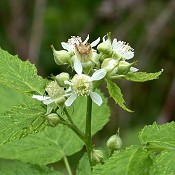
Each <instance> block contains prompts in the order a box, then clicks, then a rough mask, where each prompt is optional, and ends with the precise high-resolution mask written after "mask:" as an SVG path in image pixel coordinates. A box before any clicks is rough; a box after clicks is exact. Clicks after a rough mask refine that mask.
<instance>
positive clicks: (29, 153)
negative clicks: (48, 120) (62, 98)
mask: <svg viewBox="0 0 175 175" xmlns="http://www.w3.org/2000/svg"><path fill="white" fill-rule="evenodd" d="M103 101H104V102H103V104H102V106H101V107H99V106H97V105H96V104H95V103H93V107H92V134H95V133H96V132H97V131H98V130H100V129H102V127H103V126H104V125H105V124H106V123H107V122H108V120H109V116H110V111H109V107H108V106H107V100H106V99H104V98H103ZM85 106H86V98H85V97H84V98H83V97H82V98H77V99H76V101H75V102H74V105H73V107H70V108H69V113H70V114H71V115H73V118H72V119H73V120H74V121H75V122H76V123H77V124H78V126H79V128H80V129H82V131H83V130H84V127H85V111H86V107H85ZM83 146H84V143H83V142H82V141H81V140H80V139H79V137H78V136H77V135H76V134H75V133H74V132H73V131H72V130H70V129H69V128H67V126H62V125H61V124H59V125H58V126H57V127H54V128H51V127H47V128H46V129H45V130H44V131H43V132H40V133H38V134H35V135H29V136H28V137H26V138H24V139H21V140H19V141H14V142H11V143H7V144H6V145H5V146H1V147H0V152H1V154H0V157H1V158H6V159H17V160H21V161H24V162H31V163H36V164H40V165H43V164H44V165H46V164H49V163H53V162H57V161H59V160H61V159H62V158H63V156H69V155H72V154H74V153H75V152H78V151H79V150H81V149H82V147H83ZM19 153H20V154H19Z"/></svg>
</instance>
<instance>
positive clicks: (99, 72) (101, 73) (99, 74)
mask: <svg viewBox="0 0 175 175" xmlns="http://www.w3.org/2000/svg"><path fill="white" fill-rule="evenodd" d="M106 72H107V71H106V70H105V69H99V70H97V71H96V72H94V74H93V75H92V76H91V77H90V79H91V81H96V80H101V79H102V78H103V77H105V75H106Z"/></svg>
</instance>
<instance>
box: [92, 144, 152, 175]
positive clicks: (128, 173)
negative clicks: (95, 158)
mask: <svg viewBox="0 0 175 175" xmlns="http://www.w3.org/2000/svg"><path fill="white" fill-rule="evenodd" d="M151 164H152V161H151V159H150V157H149V154H148V152H147V151H146V150H144V149H142V148H139V147H133V146H131V147H129V148H128V149H126V150H123V151H118V152H116V153H114V154H113V155H112V157H110V158H109V159H107V160H106V162H105V163H104V164H103V165H102V164H99V165H96V166H95V167H94V170H93V173H92V174H93V175H102V174H105V175H113V174H117V175H148V174H149V171H150V167H151Z"/></svg>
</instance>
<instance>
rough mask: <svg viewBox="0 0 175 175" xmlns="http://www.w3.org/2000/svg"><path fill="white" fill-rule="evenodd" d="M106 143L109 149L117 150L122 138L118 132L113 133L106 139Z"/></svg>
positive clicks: (120, 145)
mask: <svg viewBox="0 0 175 175" xmlns="http://www.w3.org/2000/svg"><path fill="white" fill-rule="evenodd" d="M106 145H107V147H108V148H110V149H111V150H117V149H120V148H121V147H122V140H121V138H120V137H119V135H118V134H115V135H113V136H111V137H110V138H109V139H108V141H107V143H106Z"/></svg>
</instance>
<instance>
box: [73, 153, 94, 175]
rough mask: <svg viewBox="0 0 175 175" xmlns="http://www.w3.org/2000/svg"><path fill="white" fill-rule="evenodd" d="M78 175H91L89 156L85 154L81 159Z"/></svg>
mask: <svg viewBox="0 0 175 175" xmlns="http://www.w3.org/2000/svg"><path fill="white" fill-rule="evenodd" d="M76 175H91V167H90V164H89V160H88V156H87V154H84V155H83V157H82V158H81V159H80V161H79V164H78V168H77V171H76Z"/></svg>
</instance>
